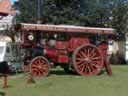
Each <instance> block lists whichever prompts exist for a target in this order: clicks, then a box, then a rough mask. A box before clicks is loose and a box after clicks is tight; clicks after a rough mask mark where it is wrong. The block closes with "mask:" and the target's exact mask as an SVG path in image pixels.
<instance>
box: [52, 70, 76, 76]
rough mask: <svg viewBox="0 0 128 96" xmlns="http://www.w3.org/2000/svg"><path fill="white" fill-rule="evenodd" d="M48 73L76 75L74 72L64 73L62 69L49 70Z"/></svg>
mask: <svg viewBox="0 0 128 96" xmlns="http://www.w3.org/2000/svg"><path fill="white" fill-rule="evenodd" d="M50 75H68V76H70V75H72V76H73V75H74V76H75V75H76V76H77V74H76V73H66V72H65V71H64V70H51V71H50Z"/></svg>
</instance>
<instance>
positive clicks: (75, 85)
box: [0, 65, 128, 96]
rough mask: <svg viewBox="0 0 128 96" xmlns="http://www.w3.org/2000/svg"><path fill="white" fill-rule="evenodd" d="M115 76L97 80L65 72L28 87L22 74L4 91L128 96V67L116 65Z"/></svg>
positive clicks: (11, 95) (32, 95)
mask: <svg viewBox="0 0 128 96" xmlns="http://www.w3.org/2000/svg"><path fill="white" fill-rule="evenodd" d="M112 69H113V76H107V75H106V74H103V75H100V76H93V77H83V76H74V75H67V74H65V73H64V72H63V71H62V70H61V69H59V70H58V69H56V70H54V71H52V72H51V75H50V76H48V77H47V78H42V79H36V84H31V85H30V84H27V83H26V82H27V77H26V76H24V75H22V74H20V75H18V76H13V77H10V79H9V85H10V87H9V88H8V89H2V80H0V85H1V86H0V92H5V93H6V96H128V66H126V65H124V66H123V65H117V66H112Z"/></svg>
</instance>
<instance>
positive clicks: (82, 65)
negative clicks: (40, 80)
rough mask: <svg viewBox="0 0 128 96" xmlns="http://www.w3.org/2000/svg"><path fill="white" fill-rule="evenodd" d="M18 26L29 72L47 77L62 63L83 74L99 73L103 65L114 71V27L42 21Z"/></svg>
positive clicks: (70, 69)
mask: <svg viewBox="0 0 128 96" xmlns="http://www.w3.org/2000/svg"><path fill="white" fill-rule="evenodd" d="M15 29H16V31H18V32H19V33H20V39H21V42H20V46H21V48H22V49H24V50H25V56H24V63H23V65H22V67H23V71H24V72H25V73H31V74H32V75H33V76H36V77H45V76H47V75H48V74H49V71H50V68H51V66H61V67H62V68H63V69H64V71H65V72H67V73H78V74H79V75H83V76H92V75H97V74H99V73H100V72H101V70H102V69H103V68H105V69H106V71H107V73H108V75H112V70H111V67H110V64H109V59H108V56H107V47H108V38H107V37H108V36H109V38H110V36H113V35H114V29H111V28H91V27H80V26H70V25H69V26H68V25H67V26H65V25H40V24H18V25H16V26H15Z"/></svg>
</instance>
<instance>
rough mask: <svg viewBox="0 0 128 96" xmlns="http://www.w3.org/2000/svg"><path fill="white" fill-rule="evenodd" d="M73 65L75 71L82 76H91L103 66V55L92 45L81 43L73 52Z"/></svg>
mask: <svg viewBox="0 0 128 96" xmlns="http://www.w3.org/2000/svg"><path fill="white" fill-rule="evenodd" d="M73 65H74V68H75V70H76V72H77V73H78V74H80V75H83V76H92V75H96V74H98V73H99V72H100V70H101V69H102V67H103V56H102V53H101V52H100V50H99V49H98V48H97V47H95V46H93V45H91V44H90V45H89V44H88V45H82V46H80V47H79V48H77V49H76V51H75V52H74V54H73Z"/></svg>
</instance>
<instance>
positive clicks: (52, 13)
mask: <svg viewBox="0 0 128 96" xmlns="http://www.w3.org/2000/svg"><path fill="white" fill-rule="evenodd" d="M40 1H43V2H40V5H41V18H42V19H44V20H48V21H47V23H48V24H73V25H82V26H98V27H110V26H112V27H114V28H116V29H117V30H118V32H122V31H123V30H122V29H125V28H124V27H126V26H124V25H123V24H125V22H124V21H125V20H122V19H124V16H125V15H126V12H127V11H128V9H127V5H128V0H40ZM37 3H38V2H37V0H19V4H18V5H19V11H20V15H18V16H17V17H16V20H17V22H26V23H34V22H33V21H32V20H33V19H36V18H37V17H38V16H37ZM122 23H123V24H122ZM105 25H108V26H105Z"/></svg>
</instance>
